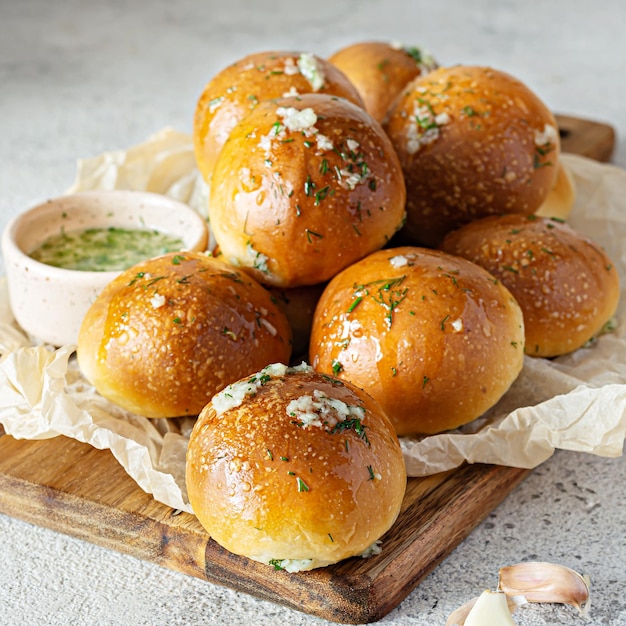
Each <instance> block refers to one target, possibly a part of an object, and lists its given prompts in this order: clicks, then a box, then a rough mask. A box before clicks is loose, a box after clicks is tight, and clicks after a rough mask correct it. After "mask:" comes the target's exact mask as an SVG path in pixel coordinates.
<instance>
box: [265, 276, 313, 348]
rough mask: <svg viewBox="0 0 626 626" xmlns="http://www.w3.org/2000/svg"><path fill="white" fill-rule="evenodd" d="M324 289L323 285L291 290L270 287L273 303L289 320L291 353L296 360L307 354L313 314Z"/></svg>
mask: <svg viewBox="0 0 626 626" xmlns="http://www.w3.org/2000/svg"><path fill="white" fill-rule="evenodd" d="M324 287H325V284H319V285H308V286H306V287H293V288H291V289H281V288H280V287H270V293H271V294H272V296H273V297H274V301H275V302H276V304H278V306H279V307H280V308H281V309H282V310H283V311H284V312H285V315H286V316H287V319H288V320H289V324H290V326H291V334H292V344H293V345H292V353H293V355H294V356H295V357H296V358H297V357H299V356H304V357H305V358H306V355H307V353H308V350H309V339H310V338H311V325H312V324H313V314H314V313H315V307H316V306H317V302H318V300H319V299H320V296H321V295H322V291H323V290H324Z"/></svg>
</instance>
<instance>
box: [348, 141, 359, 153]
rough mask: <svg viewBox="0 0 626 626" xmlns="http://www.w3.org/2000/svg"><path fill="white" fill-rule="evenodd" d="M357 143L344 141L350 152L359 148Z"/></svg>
mask: <svg viewBox="0 0 626 626" xmlns="http://www.w3.org/2000/svg"><path fill="white" fill-rule="evenodd" d="M359 145H360V144H359V142H358V141H357V140H356V139H346V146H347V147H348V150H350V151H351V152H356V151H357V150H358V148H359Z"/></svg>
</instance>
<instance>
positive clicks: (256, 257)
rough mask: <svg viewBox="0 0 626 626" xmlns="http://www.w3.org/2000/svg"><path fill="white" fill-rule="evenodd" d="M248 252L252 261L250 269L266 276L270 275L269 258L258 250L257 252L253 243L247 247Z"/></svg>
mask: <svg viewBox="0 0 626 626" xmlns="http://www.w3.org/2000/svg"><path fill="white" fill-rule="evenodd" d="M246 251H247V253H248V258H249V259H250V260H251V261H252V263H251V265H250V267H253V268H254V269H257V270H259V271H261V272H263V273H264V274H269V273H270V270H269V267H268V265H267V262H268V261H269V257H268V256H267V255H265V254H263V253H262V252H259V251H258V250H255V249H254V247H253V246H252V244H251V243H248V244H247V245H246Z"/></svg>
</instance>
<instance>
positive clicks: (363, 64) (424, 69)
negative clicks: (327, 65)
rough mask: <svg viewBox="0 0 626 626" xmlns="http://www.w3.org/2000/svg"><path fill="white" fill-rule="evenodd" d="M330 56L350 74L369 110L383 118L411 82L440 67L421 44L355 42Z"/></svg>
mask: <svg viewBox="0 0 626 626" xmlns="http://www.w3.org/2000/svg"><path fill="white" fill-rule="evenodd" d="M328 60H329V61H330V62H331V63H332V64H333V65H334V66H335V67H338V68H339V69H340V70H341V71H342V72H343V73H344V74H345V75H346V76H347V77H348V79H349V80H350V82H351V83H352V84H353V85H354V86H355V87H356V88H357V91H358V92H359V94H360V96H361V98H362V100H363V104H364V106H365V110H366V111H367V112H368V113H369V114H370V115H371V116H372V117H373V118H374V119H376V120H378V121H379V122H382V121H383V120H384V118H385V115H386V114H387V111H389V108H390V107H391V104H392V102H393V101H394V99H395V98H396V96H397V95H398V94H399V93H400V91H401V90H402V88H403V87H405V86H406V84H407V83H409V82H410V81H411V80H413V79H414V78H416V77H417V76H423V75H424V74H427V73H428V72H430V71H431V70H433V69H435V68H436V67H437V63H436V61H435V60H434V59H433V57H432V56H431V55H430V54H428V53H427V52H424V51H423V50H421V49H420V48H417V47H415V46H403V45H400V44H394V43H387V42H382V41H363V42H358V43H354V44H351V45H349V46H346V47H345V48H342V49H341V50H338V51H337V52H335V53H334V54H333V55H332V56H330V57H329V58H328Z"/></svg>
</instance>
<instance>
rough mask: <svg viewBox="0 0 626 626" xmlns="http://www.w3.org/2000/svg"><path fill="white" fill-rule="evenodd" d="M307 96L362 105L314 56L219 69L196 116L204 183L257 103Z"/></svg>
mask: <svg viewBox="0 0 626 626" xmlns="http://www.w3.org/2000/svg"><path fill="white" fill-rule="evenodd" d="M311 92H318V93H325V94H331V95H334V96H339V97H341V98H346V99H347V100H350V101H351V102H354V103H355V104H357V105H359V106H363V102H362V100H361V97H360V96H359V93H358V92H357V90H356V88H355V87H354V85H352V83H351V82H350V81H349V80H348V79H347V78H346V77H345V76H344V75H343V73H342V72H341V71H340V70H339V69H338V68H336V67H335V66H334V65H332V64H331V63H329V62H328V61H327V60H325V59H322V58H320V57H318V56H315V55H313V54H309V53H303V52H292V51H270V52H257V53H254V54H249V55H247V56H245V57H243V58H242V59H240V60H238V61H237V62H235V63H233V64H232V65H229V66H228V67H226V68H224V69H223V70H221V71H220V72H219V73H218V74H217V75H215V76H214V77H213V78H212V79H211V80H210V81H209V82H208V83H207V84H206V86H205V87H204V90H203V91H202V94H201V95H200V98H199V99H198V102H197V104H196V110H195V114H194V121H193V142H194V152H195V156H196V163H197V165H198V170H199V171H200V173H201V174H202V176H203V177H204V178H205V180H207V181H210V179H211V174H212V172H213V167H214V165H215V160H216V159H217V155H218V154H219V152H220V150H221V149H222V146H223V145H224V142H225V141H226V139H228V135H229V134H230V132H231V131H232V130H233V128H235V126H236V125H237V124H238V123H239V122H240V121H241V120H242V119H243V118H244V117H246V115H248V113H250V111H252V110H254V109H255V108H256V106H257V105H258V104H259V102H262V101H263V100H270V99H273V98H282V97H283V96H285V95H286V94H291V95H297V94H304V93H311Z"/></svg>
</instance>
